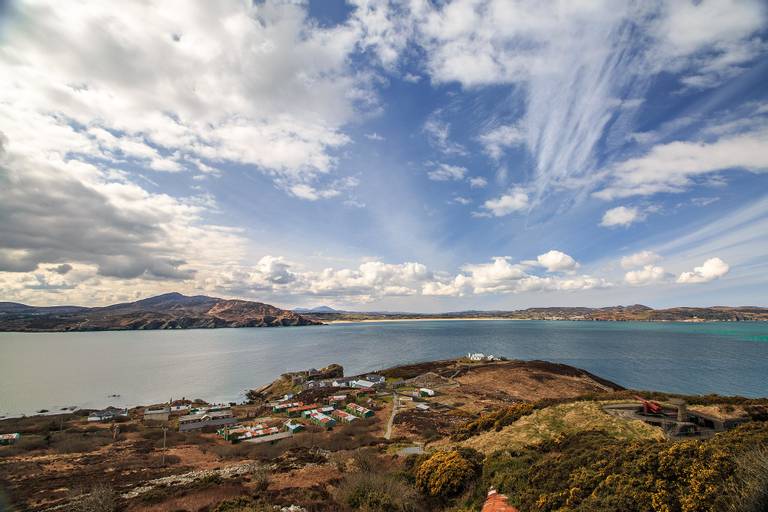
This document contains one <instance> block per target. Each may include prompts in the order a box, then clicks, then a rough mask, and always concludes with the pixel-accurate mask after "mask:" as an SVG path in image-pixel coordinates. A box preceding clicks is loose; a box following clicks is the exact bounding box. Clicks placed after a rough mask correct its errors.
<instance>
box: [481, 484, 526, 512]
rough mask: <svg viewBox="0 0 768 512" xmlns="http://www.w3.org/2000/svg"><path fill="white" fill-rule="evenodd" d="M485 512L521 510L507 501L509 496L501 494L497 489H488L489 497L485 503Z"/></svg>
mask: <svg viewBox="0 0 768 512" xmlns="http://www.w3.org/2000/svg"><path fill="white" fill-rule="evenodd" d="M483 512H520V511H519V510H517V509H516V508H515V507H513V506H512V505H510V504H509V503H507V497H506V496H504V495H503V494H499V493H498V492H497V491H496V489H491V490H490V491H488V497H487V498H486V499H485V505H483Z"/></svg>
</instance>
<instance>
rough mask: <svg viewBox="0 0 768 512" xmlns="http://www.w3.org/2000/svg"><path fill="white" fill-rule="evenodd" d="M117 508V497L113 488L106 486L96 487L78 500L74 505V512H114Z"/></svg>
mask: <svg viewBox="0 0 768 512" xmlns="http://www.w3.org/2000/svg"><path fill="white" fill-rule="evenodd" d="M116 508H117V496H116V495H115V491H113V490H112V488H111V487H110V486H108V485H105V484H99V485H96V486H95V487H94V488H93V489H91V492H90V493H88V494H87V495H85V496H83V497H81V498H79V499H77V500H76V501H75V503H74V504H73V505H72V508H71V510H72V512H114V510H115V509H116Z"/></svg>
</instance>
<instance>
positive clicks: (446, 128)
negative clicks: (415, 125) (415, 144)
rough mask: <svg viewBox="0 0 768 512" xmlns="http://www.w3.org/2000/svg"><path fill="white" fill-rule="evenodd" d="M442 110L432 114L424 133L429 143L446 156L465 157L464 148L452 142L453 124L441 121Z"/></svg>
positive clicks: (425, 125) (426, 123)
mask: <svg viewBox="0 0 768 512" xmlns="http://www.w3.org/2000/svg"><path fill="white" fill-rule="evenodd" d="M442 115H443V113H442V111H441V110H436V111H435V112H433V113H432V114H430V116H429V118H428V119H427V121H426V122H425V123H424V128H423V131H424V133H425V134H426V136H427V139H428V140H429V143H430V144H431V145H432V146H434V147H435V148H436V149H438V150H439V151H440V152H442V153H444V154H446V155H465V154H466V150H465V149H464V146H462V145H461V144H458V143H456V142H453V141H452V140H451V124H450V123H449V122H447V121H444V120H442V119H441V116H442Z"/></svg>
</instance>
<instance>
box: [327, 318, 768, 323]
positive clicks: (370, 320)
mask: <svg viewBox="0 0 768 512" xmlns="http://www.w3.org/2000/svg"><path fill="white" fill-rule="evenodd" d="M499 320H505V321H509V322H592V323H631V322H637V323H648V324H656V323H659V324H718V323H719V324H737V323H738V324H743V323H755V324H757V323H762V322H761V321H760V320H740V321H734V320H704V319H698V320H639V319H638V320H592V319H586V318H583V319H577V318H506V317H439V318H430V317H420V318H364V319H360V320H324V321H323V320H321V321H322V322H323V324H325V325H332V324H367V323H384V322H458V321H465V322H475V321H481V322H485V321H499Z"/></svg>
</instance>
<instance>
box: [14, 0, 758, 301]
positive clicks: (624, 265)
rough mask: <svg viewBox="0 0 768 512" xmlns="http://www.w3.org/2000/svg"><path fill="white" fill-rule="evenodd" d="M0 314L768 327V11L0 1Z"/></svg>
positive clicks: (467, 2)
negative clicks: (77, 311) (464, 313)
mask: <svg viewBox="0 0 768 512" xmlns="http://www.w3.org/2000/svg"><path fill="white" fill-rule="evenodd" d="M0 76H1V77H2V79H1V80H0V300H6V301H15V302H23V303H27V304H33V305H53V304H79V305H90V306H96V305H105V304H110V303H115V302H123V301H131V300H136V299H139V298H143V297H147V296H150V295H155V294H159V293H165V292H170V291H178V292H182V293H185V294H205V295H211V296H217V297H227V298H243V299H250V300H259V301H263V302H268V303H271V304H274V305H277V306H281V307H298V306H302V307H307V306H309V307H312V306H318V305H329V306H332V307H335V308H340V309H349V310H389V311H422V312H437V311H457V310H466V309H486V310H487V309H518V308H525V307H532V306H609V305H617V304H635V303H643V304H647V305H650V306H652V307H671V306H710V305H757V306H768V293H766V290H768V174H766V171H768V85H767V84H768V5H767V4H765V2H763V1H760V0H756V1H750V0H741V1H729V0H718V1H712V0H701V1H696V2H689V1H686V0H675V1H669V2H663V1H647V2H623V1H621V0H605V1H600V0H591V1H587V0H585V1H568V2H547V1H540V0H531V1H528V0H520V1H514V0H454V1H451V2H448V1H446V2H442V1H437V0H435V1H432V2H429V1H425V0H409V1H405V0H404V1H401V2H387V1H374V0H370V1H368V0H351V1H349V2H344V1H341V0H322V1H320V0H318V1H312V2H303V1H256V2H247V1H227V0H221V1H217V2H208V1H190V0H180V1H174V0H164V1H162V2H150V1H127V2H120V3H119V4H117V3H114V2H102V1H98V0H96V1H78V2H55V1H46V0H29V1H23V2H16V1H10V2H0Z"/></svg>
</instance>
